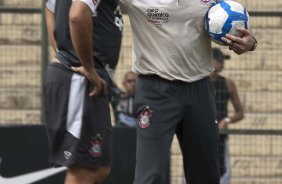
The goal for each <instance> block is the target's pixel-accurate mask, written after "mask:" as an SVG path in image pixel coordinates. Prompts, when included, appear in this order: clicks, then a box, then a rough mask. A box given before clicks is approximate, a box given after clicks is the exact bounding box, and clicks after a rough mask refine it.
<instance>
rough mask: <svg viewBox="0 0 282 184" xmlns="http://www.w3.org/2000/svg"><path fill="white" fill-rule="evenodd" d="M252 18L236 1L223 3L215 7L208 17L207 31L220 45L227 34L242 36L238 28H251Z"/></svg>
mask: <svg viewBox="0 0 282 184" xmlns="http://www.w3.org/2000/svg"><path fill="white" fill-rule="evenodd" d="M249 22H250V17H249V14H248V12H247V10H246V9H245V8H244V7H243V6H242V5H241V4H239V3H237V2H235V1H221V2H219V3H217V4H215V5H213V6H212V7H211V8H210V9H209V11H208V13H207V16H206V30H207V32H208V34H209V36H210V37H211V39H212V40H213V41H214V42H215V43H217V44H220V45H225V43H224V42H223V41H222V40H221V38H222V37H224V36H225V35H226V34H228V33H229V34H231V35H234V36H239V37H240V36H241V34H240V32H238V31H237V28H239V27H240V28H245V29H248V28H249Z"/></svg>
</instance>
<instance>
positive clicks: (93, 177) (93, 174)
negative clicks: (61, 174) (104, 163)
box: [68, 167, 111, 184]
mask: <svg viewBox="0 0 282 184" xmlns="http://www.w3.org/2000/svg"><path fill="white" fill-rule="evenodd" d="M110 171H111V167H100V168H99V169H98V170H95V171H93V170H88V169H84V168H78V167H72V168H69V170H68V178H69V179H71V180H73V181H80V182H82V181H84V183H87V182H88V183H95V184H100V183H102V182H103V181H104V180H105V179H106V178H107V176H108V175H109V173H110ZM82 183H83V182H82Z"/></svg>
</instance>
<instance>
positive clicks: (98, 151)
mask: <svg viewBox="0 0 282 184" xmlns="http://www.w3.org/2000/svg"><path fill="white" fill-rule="evenodd" d="M102 146H103V138H102V136H101V135H100V134H97V135H96V136H95V137H93V138H92V139H91V141H90V149H89V154H90V155H91V156H92V157H95V158H96V157H101V156H102Z"/></svg>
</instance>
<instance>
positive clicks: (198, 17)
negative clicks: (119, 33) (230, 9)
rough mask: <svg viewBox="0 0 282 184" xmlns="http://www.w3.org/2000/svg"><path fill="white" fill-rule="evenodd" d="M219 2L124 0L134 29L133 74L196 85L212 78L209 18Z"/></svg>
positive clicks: (123, 5) (123, 4)
mask: <svg viewBox="0 0 282 184" xmlns="http://www.w3.org/2000/svg"><path fill="white" fill-rule="evenodd" d="M216 2H217V1H216V0H121V7H122V8H123V9H124V10H125V12H127V13H128V15H129V18H130V23H131V27H132V30H133V71H134V72H136V73H138V74H144V75H148V74H156V75H159V76H160V77H163V78H165V79H168V80H181V81H185V82H193V81H197V80H199V79H202V78H204V77H206V76H208V75H209V74H210V73H211V72H212V71H213V70H214V69H213V66H212V63H211V61H212V52H211V41H210V39H209V37H208V35H207V33H206V32H205V20H204V19H205V15H206V13H207V11H208V9H209V8H210V6H211V5H212V4H213V3H216Z"/></svg>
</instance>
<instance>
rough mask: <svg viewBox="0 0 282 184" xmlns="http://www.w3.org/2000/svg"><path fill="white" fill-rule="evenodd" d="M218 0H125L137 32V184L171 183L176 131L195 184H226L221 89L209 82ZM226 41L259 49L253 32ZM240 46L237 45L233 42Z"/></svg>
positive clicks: (124, 7) (187, 172)
mask: <svg viewBox="0 0 282 184" xmlns="http://www.w3.org/2000/svg"><path fill="white" fill-rule="evenodd" d="M216 2H217V1H215V0H205V1H204V0H121V5H122V10H124V11H125V12H127V14H128V16H129V18H130V23H131V27H132V31H133V71H134V72H136V73H137V74H138V79H137V83H136V94H135V105H134V106H135V112H137V114H138V119H139V126H138V128H137V155H136V158H137V160H136V164H137V165H136V172H135V181H134V184H165V183H167V181H166V171H167V167H168V165H167V162H168V160H169V150H170V146H171V141H172V139H173V135H174V134H175V133H176V135H177V137H178V140H179V144H180V147H181V150H182V154H183V162H184V170H185V177H186V180H187V181H188V183H189V184H219V167H218V157H219V156H218V138H219V136H218V125H217V121H216V109H215V99H214V96H215V92H214V88H213V86H212V84H211V81H210V79H209V75H210V73H211V72H212V71H213V70H214V69H213V66H212V63H211V61H212V49H211V41H210V39H209V37H208V35H207V33H206V32H205V26H204V24H205V21H204V19H205V15H206V13H207V11H208V9H209V8H210V7H211V5H212V4H213V3H216ZM239 31H240V32H242V33H243V36H242V37H241V38H239V37H234V36H231V35H227V36H226V37H225V38H223V40H224V41H225V42H226V43H227V44H230V46H231V47H230V49H232V50H233V51H234V52H236V53H237V54H242V53H245V52H247V51H250V50H254V48H255V45H256V40H255V38H254V37H253V36H252V33H251V32H249V31H248V30H246V29H240V30H239ZM231 43H232V44H231Z"/></svg>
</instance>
